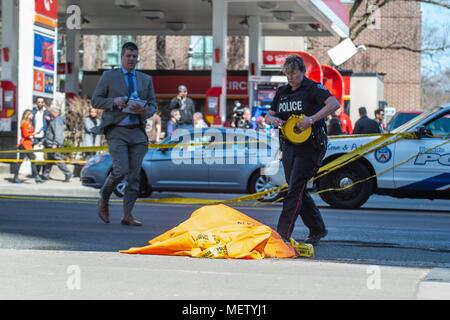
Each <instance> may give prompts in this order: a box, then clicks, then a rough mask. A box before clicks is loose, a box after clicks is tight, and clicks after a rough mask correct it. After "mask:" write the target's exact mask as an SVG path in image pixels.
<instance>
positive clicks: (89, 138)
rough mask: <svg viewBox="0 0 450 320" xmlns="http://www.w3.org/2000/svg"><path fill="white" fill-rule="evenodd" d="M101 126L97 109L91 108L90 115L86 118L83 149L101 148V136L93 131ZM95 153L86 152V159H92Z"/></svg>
mask: <svg viewBox="0 0 450 320" xmlns="http://www.w3.org/2000/svg"><path fill="white" fill-rule="evenodd" d="M99 125H100V119H99V118H98V112H97V109H94V108H92V107H91V108H89V115H88V116H87V117H86V118H84V137H83V147H99V146H100V144H101V136H100V135H99V134H97V133H96V132H94V131H95V130H94V131H93V129H94V128H95V127H97V126H99ZM93 155H95V152H86V153H85V156H86V158H89V157H92V156H93Z"/></svg>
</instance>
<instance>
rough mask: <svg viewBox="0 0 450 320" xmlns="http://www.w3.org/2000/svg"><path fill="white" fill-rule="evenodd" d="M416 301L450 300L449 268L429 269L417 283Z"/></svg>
mask: <svg viewBox="0 0 450 320" xmlns="http://www.w3.org/2000/svg"><path fill="white" fill-rule="evenodd" d="M416 299H417V300H450V268H447V269H445V268H435V269H431V271H430V273H429V274H428V275H427V276H426V278H425V279H424V280H423V281H422V282H420V283H419V287H418V289H417V295H416Z"/></svg>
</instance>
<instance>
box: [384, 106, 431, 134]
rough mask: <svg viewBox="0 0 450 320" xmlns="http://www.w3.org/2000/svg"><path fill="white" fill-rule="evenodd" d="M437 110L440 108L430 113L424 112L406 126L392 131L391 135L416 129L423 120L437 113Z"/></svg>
mask: <svg viewBox="0 0 450 320" xmlns="http://www.w3.org/2000/svg"><path fill="white" fill-rule="evenodd" d="M437 110H439V108H436V109H433V110H431V111H428V112H424V113H422V114H421V115H419V116H417V117H415V118H413V119H411V120H410V121H408V122H406V123H405V124H403V125H401V126H400V127H398V128H397V129H395V130H392V131H391V133H399V132H405V131H408V129H410V128H412V127H414V126H415V125H416V124H418V123H419V122H421V121H422V120H423V119H425V118H427V117H428V116H429V115H430V114H431V113H434V112H436V111H437Z"/></svg>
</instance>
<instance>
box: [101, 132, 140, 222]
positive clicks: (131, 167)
mask: <svg viewBox="0 0 450 320" xmlns="http://www.w3.org/2000/svg"><path fill="white" fill-rule="evenodd" d="M106 139H107V140H108V148H109V153H110V155H111V158H112V162H113V164H112V167H113V170H112V171H111V173H110V174H109V176H108V177H107V178H106V181H105V183H104V184H103V187H102V188H101V190H100V195H101V197H102V198H103V199H104V200H106V201H108V200H109V198H110V197H111V194H112V193H113V191H114V188H115V187H116V186H117V185H118V184H119V183H120V182H121V181H122V180H124V179H125V178H127V180H128V186H127V188H126V190H125V195H124V198H123V215H124V217H127V216H130V215H131V212H132V210H133V207H134V204H135V202H136V199H137V197H138V195H139V178H140V172H141V167H142V161H143V160H144V156H145V154H146V153H147V151H148V139H147V135H146V134H145V132H144V131H143V130H142V129H140V128H135V129H128V128H125V127H120V126H115V127H113V128H111V129H109V130H108V132H107V134H106Z"/></svg>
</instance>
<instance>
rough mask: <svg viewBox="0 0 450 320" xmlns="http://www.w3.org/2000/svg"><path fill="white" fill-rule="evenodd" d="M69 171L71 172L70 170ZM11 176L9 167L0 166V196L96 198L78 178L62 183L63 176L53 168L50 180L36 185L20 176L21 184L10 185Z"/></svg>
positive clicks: (95, 193)
mask: <svg viewBox="0 0 450 320" xmlns="http://www.w3.org/2000/svg"><path fill="white" fill-rule="evenodd" d="M69 169H71V171H72V172H73V170H72V168H69ZM12 177H13V175H12V174H11V173H9V165H6V164H0V194H2V195H6V194H8V195H28V196H60V197H83V198H84V197H86V198H96V197H98V190H96V189H93V188H88V187H84V186H82V185H81V181H80V178H78V177H74V178H72V180H71V181H70V182H68V183H65V182H63V180H64V175H63V174H62V172H61V171H60V170H59V169H58V168H57V167H56V166H54V167H53V168H52V171H51V173H50V177H51V180H48V181H46V182H45V183H41V184H36V183H35V182H34V179H33V178H30V177H28V176H27V175H26V174H23V173H22V174H20V175H19V177H20V179H21V180H22V181H23V182H22V183H21V184H15V183H11V181H12Z"/></svg>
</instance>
